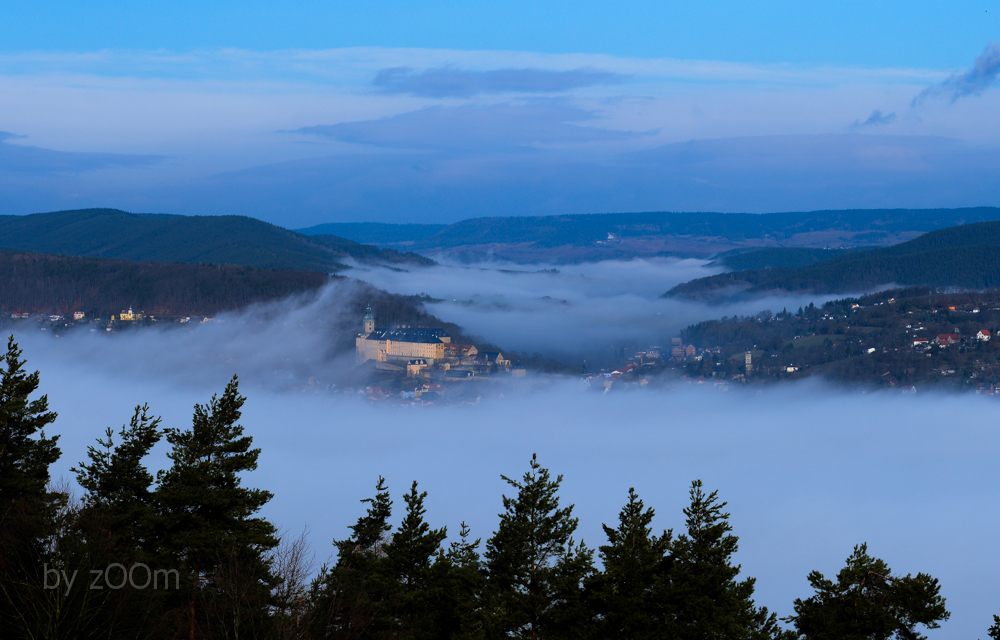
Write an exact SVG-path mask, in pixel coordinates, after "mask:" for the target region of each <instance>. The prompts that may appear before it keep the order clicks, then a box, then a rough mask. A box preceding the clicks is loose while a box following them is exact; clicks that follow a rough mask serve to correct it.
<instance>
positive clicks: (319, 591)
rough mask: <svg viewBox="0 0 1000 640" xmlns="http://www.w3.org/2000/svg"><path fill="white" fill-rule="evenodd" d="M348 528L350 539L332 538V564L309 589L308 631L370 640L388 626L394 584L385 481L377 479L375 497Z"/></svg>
mask: <svg viewBox="0 0 1000 640" xmlns="http://www.w3.org/2000/svg"><path fill="white" fill-rule="evenodd" d="M361 502H362V503H366V504H368V508H367V510H366V512H365V514H364V515H362V516H361V517H360V518H358V521H357V523H356V524H354V525H353V526H352V527H350V529H351V536H350V537H349V538H347V539H344V540H334V541H333V544H334V546H335V547H336V548H337V562H336V564H334V566H332V567H327V566H325V565H324V566H323V567H322V568H321V569H320V571H319V575H317V576H316V578H315V580H313V584H312V587H311V589H310V600H311V601H312V612H311V614H310V618H311V628H312V635H313V636H314V637H316V638H342V639H345V640H346V639H350V638H371V637H379V636H381V635H384V634H386V633H387V632H388V631H389V630H391V629H392V628H393V624H392V619H391V612H390V606H389V604H390V599H391V597H392V596H393V595H394V593H395V586H396V583H395V580H394V577H393V575H392V572H391V569H390V567H389V563H388V562H387V560H386V544H387V543H388V540H389V535H388V534H389V531H390V530H391V529H392V525H390V524H389V518H391V517H392V500H391V499H390V497H389V489H388V487H387V486H386V484H385V478H383V477H381V476H379V479H378V482H377V483H376V485H375V497H374V498H365V499H364V500H362V501H361Z"/></svg>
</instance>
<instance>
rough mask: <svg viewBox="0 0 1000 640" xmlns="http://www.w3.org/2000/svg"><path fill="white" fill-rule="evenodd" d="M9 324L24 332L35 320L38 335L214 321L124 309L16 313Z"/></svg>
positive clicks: (206, 317)
mask: <svg viewBox="0 0 1000 640" xmlns="http://www.w3.org/2000/svg"><path fill="white" fill-rule="evenodd" d="M10 319H11V320H16V321H19V322H18V326H20V328H22V329H24V328H25V326H24V324H23V322H24V321H26V320H28V321H30V320H34V321H35V322H36V323H37V328H38V329H39V330H40V331H50V330H51V331H56V332H58V331H59V330H69V329H72V328H75V327H81V326H85V325H90V330H91V331H100V330H103V331H118V330H121V329H125V328H127V327H133V326H145V325H152V324H157V323H167V322H171V323H179V324H188V323H190V322H196V323H198V322H212V321H213V320H214V318H212V317H210V316H195V317H192V316H153V315H146V314H145V313H144V312H142V311H134V310H133V309H132V307H129V308H128V309H123V310H122V311H121V313H118V314H111V315H108V316H98V315H96V314H93V315H88V314H87V313H86V312H85V311H72V312H68V313H67V314H65V315H64V314H57V313H30V312H21V311H15V312H13V313H11V314H10Z"/></svg>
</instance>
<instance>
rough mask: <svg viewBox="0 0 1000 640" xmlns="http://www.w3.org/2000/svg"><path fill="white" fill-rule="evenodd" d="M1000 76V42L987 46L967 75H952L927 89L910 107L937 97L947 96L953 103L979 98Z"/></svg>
mask: <svg viewBox="0 0 1000 640" xmlns="http://www.w3.org/2000/svg"><path fill="white" fill-rule="evenodd" d="M998 74H1000V42H993V43H990V44H989V45H987V47H986V48H985V49H984V50H983V52H982V54H980V55H979V56H978V57H977V58H976V60H975V61H974V62H973V63H972V67H971V68H970V69H969V70H968V71H966V72H965V73H956V74H953V75H951V76H950V77H949V78H948V79H947V80H945V81H944V82H942V83H941V84H938V85H935V86H933V87H927V88H926V89H924V90H923V91H921V92H920V94H919V95H918V96H917V97H916V98H914V99H913V102H912V103H910V106H913V107H915V106H917V105H919V104H921V103H922V102H923V101H924V100H926V99H927V98H931V97H936V96H946V97H948V98H950V99H951V102H952V103H954V102H956V101H957V100H958V99H959V98H964V97H966V96H978V95H980V94H982V93H983V92H984V91H986V89H988V88H989V87H990V85H992V84H993V83H994V82H995V81H996V79H997V75H998Z"/></svg>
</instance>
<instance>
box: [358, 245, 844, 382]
mask: <svg viewBox="0 0 1000 640" xmlns="http://www.w3.org/2000/svg"><path fill="white" fill-rule="evenodd" d="M436 259H438V260H439V261H440V262H441V263H442V264H441V265H440V266H437V267H430V268H422V269H414V270H410V271H396V270H390V269H372V270H365V271H363V272H360V273H358V274H356V275H357V277H359V278H361V279H363V280H366V281H368V282H370V283H372V284H374V285H375V286H377V287H379V288H382V289H386V290H388V291H390V292H393V293H400V294H406V295H416V294H420V293H426V294H427V295H429V296H430V297H432V298H435V299H439V300H443V302H436V303H429V304H428V305H427V307H428V309H429V310H431V312H432V313H434V314H435V315H436V316H438V317H439V318H442V319H444V320H447V321H450V322H454V323H456V324H459V325H461V326H462V327H465V329H466V330H467V331H468V333H470V334H472V335H476V336H482V337H484V338H486V339H488V340H489V341H490V342H492V343H494V344H497V345H500V346H502V347H505V348H507V349H513V350H516V351H524V352H527V353H534V352H536V351H537V352H539V353H542V354H543V355H545V356H547V357H555V358H564V359H565V360H566V362H567V364H569V363H573V364H577V362H575V361H576V359H578V358H596V359H597V360H598V361H600V360H602V359H604V358H607V357H609V356H610V355H612V353H613V352H614V351H616V350H618V349H620V348H622V347H628V346H632V345H635V344H639V345H640V346H641V345H642V344H645V345H647V346H651V345H655V344H664V343H666V344H669V342H670V337H671V336H676V335H678V333H679V331H680V330H681V329H683V328H684V327H686V326H688V325H690V324H693V323H695V322H700V321H702V320H709V319H714V318H719V317H721V316H723V315H730V316H731V315H734V314H739V315H750V314H754V313H757V312H759V311H761V310H764V309H770V310H772V311H774V312H778V311H781V309H783V308H785V307H787V308H788V309H789V310H790V311H791V310H795V309H798V307H799V306H800V305H807V304H809V302H812V301H815V302H816V303H817V304H819V303H820V302H822V301H825V300H829V299H832V298H835V297H836V298H839V297H843V296H826V297H817V296H803V295H798V296H775V297H765V298H756V299H753V300H747V301H742V302H737V303H732V304H725V305H719V304H705V303H700V302H693V301H689V300H681V299H664V298H660V296H661V295H662V294H663V293H664V292H666V291H667V290H669V289H670V288H672V287H673V286H675V285H677V284H680V283H682V282H687V281H689V280H692V279H694V278H701V277H704V276H709V275H713V274H716V273H719V272H721V271H722V270H721V269H717V268H712V267H708V266H707V264H708V262H707V261H705V260H678V259H675V258H662V259H634V260H628V261H604V262H596V263H583V264H575V265H558V266H551V265H515V264H511V263H504V262H499V263H498V262H489V263H479V264H461V263H457V262H453V261H448V260H446V259H443V258H440V257H436ZM701 346H705V347H708V346H713V345H701Z"/></svg>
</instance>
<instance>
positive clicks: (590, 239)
mask: <svg viewBox="0 0 1000 640" xmlns="http://www.w3.org/2000/svg"><path fill="white" fill-rule="evenodd" d="M988 220H1000V209H998V208H995V207H975V208H965V209H871V210H868V209H855V210H843V211H810V212H788V213H767V214H755V213H714V212H692V213H683V212H662V211H661V212H640V213H600V214H580V215H564V216H516V217H515V216H511V217H496V218H471V219H468V220H462V221H460V222H456V223H454V224H450V225H447V226H443V225H391V224H377V223H352V224H331V225H319V226H318V227H312V228H310V229H303V230H301V232H302V233H317V232H319V233H337V234H339V235H344V236H345V237H349V238H353V239H355V240H360V241H363V242H370V243H372V244H379V245H387V244H397V243H406V244H407V245H408V246H413V247H414V248H416V249H417V250H421V249H440V248H453V247H460V246H471V245H484V244H519V243H530V244H532V245H533V246H536V247H562V246H567V245H573V246H584V245H594V244H595V243H607V242H609V240H610V241H612V242H614V241H616V240H621V239H627V238H639V237H658V236H678V237H700V238H714V239H716V240H720V241H725V242H729V243H742V242H751V241H756V242H758V243H761V244H760V246H767V243H770V244H771V246H782V245H784V246H819V247H823V246H824V245H825V243H826V236H824V235H823V234H829V232H831V231H839V232H844V233H842V234H840V235H839V236H838V238H839V239H844V238H848V239H850V244H851V245H852V246H879V245H886V244H890V243H892V242H894V241H897V238H898V237H899V236H900V234H902V235H903V236H904V239H905V238H906V237H909V238H912V237H913V236H914V235H916V234H919V233H924V232H927V231H932V230H934V229H941V228H945V227H951V226H955V225H959V224H966V223H970V222H983V221H988ZM609 234H610V236H609ZM907 234H908V236H907Z"/></svg>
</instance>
